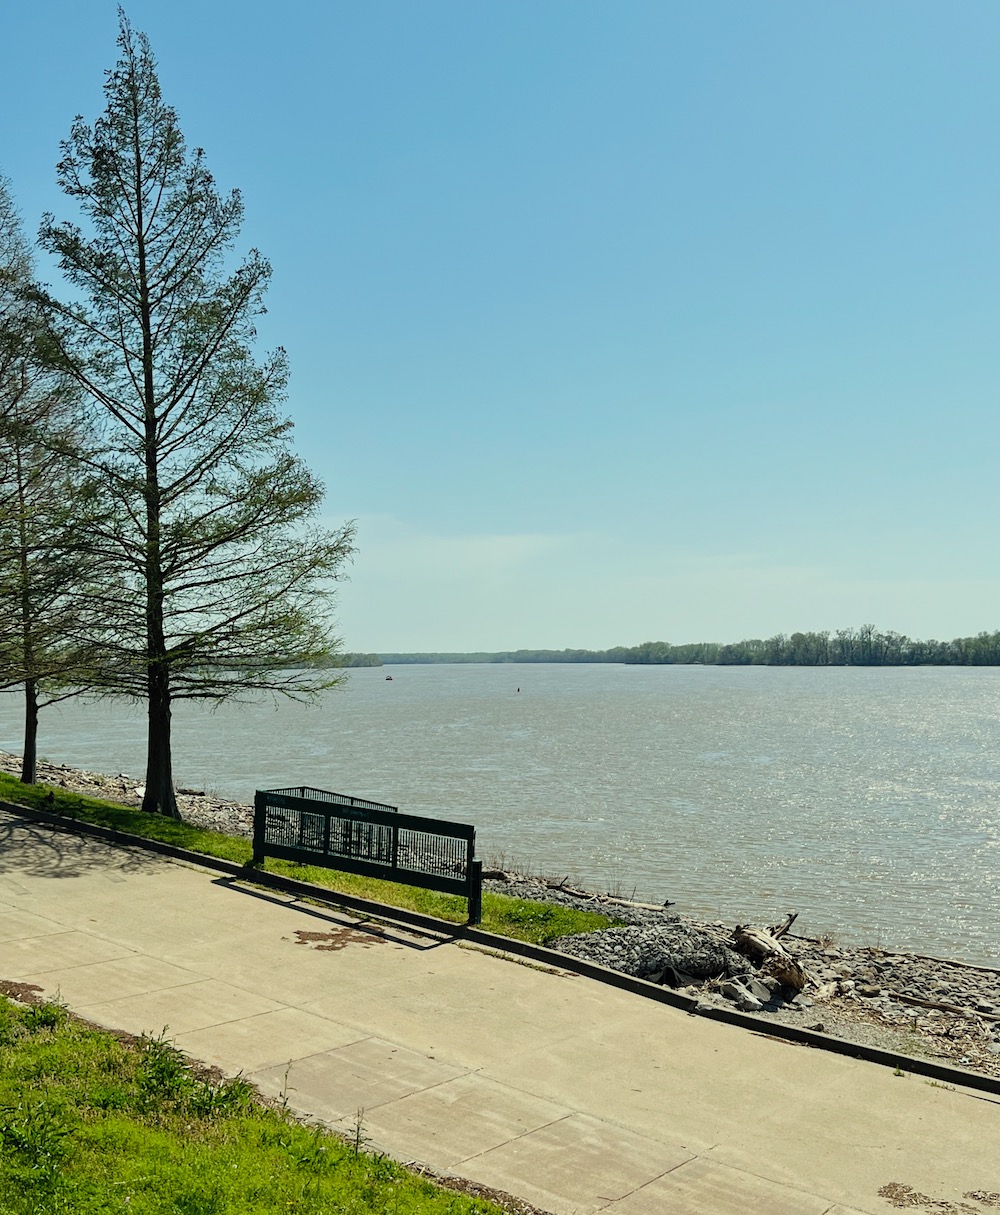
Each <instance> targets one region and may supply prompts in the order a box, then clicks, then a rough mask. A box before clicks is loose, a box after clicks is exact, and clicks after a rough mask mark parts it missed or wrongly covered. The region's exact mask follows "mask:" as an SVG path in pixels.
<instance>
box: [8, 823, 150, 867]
mask: <svg viewBox="0 0 1000 1215" xmlns="http://www.w3.org/2000/svg"><path fill="white" fill-rule="evenodd" d="M166 863H167V862H166V861H164V860H163V859H162V858H161V857H158V856H155V855H153V854H151V853H148V852H143V851H141V850H139V849H134V848H128V847H121V846H114V847H112V846H110V845H108V844H106V843H104V842H103V841H102V840H95V839H91V838H89V837H87V836H84V835H77V834H75V833H74V832H72V831H61V830H59V829H58V828H52V827H49V826H47V825H44V824H41V823H33V822H29V821H25V820H22V819H17V818H14V817H7V816H6V815H3V814H0V877H10V878H17V877H18V876H22V877H32V878H40V877H41V878H74V877H82V876H84V875H85V874H89V873H94V872H105V873H107V874H108V875H109V876H113V875H116V874H117V875H121V876H122V877H124V876H125V875H129V874H136V873H140V872H148V871H152V870H159V869H162V868H163V866H164V865H165V864H166Z"/></svg>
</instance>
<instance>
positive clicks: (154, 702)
mask: <svg viewBox="0 0 1000 1215" xmlns="http://www.w3.org/2000/svg"><path fill="white" fill-rule="evenodd" d="M142 808H143V810H147V811H149V812H150V813H151V814H165V815H166V816H167V817H168V818H176V819H179V818H180V812H179V811H178V809H177V798H176V797H175V796H174V778H173V771H172V765H171V762H170V672H169V670H168V668H167V666H166V664H165V663H155V664H151V665H150V669H149V734H148V738H147V748H146V792H145V794H144V795H143V798H142Z"/></svg>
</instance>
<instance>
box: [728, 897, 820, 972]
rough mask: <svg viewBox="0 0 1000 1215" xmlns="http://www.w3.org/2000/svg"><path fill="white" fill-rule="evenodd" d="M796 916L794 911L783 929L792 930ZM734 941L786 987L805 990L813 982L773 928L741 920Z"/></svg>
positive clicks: (743, 951) (761, 968)
mask: <svg viewBox="0 0 1000 1215" xmlns="http://www.w3.org/2000/svg"><path fill="white" fill-rule="evenodd" d="M794 919H795V916H794V914H793V915H792V916H790V918H789V919H788V921H787V922H786V923H785V924H784V925H783V926H782V931H783V932H787V931H788V929H789V928H790V927H791V925H792V923H793V921H794ZM732 942H733V948H734V949H736V950H738V951H739V952H740V953H741V954H743V955H744V956H745V957H748V958H751V959H752V960H753V961H754V962H756V963H757V965H758V967H759V968H760V970H761V971H762V972H763V973H764V974H766V975H771V976H772V977H773V978H775V979H777V980H778V982H779V983H782V984H784V985H785V986H786V987H792V988H794V989H795V990H796V991H801V990H802V989H803V988H804V987H805V985H806V984H807V983H808V982H809V976H808V975H807V974H806V972H805V971H804V970H803V969H802V967H801V966H800V965H799V964H798V962H796V960H795V959H794V958H793V957H792V955H791V954H790V953H789V952H788V950H787V949H786V948H785V947H784V945H782V944H781V942H780V941H779V940H778V938H777V936H775V935H774V932H773V930H772V931H770V932H767V931H765V930H764V929H763V928H751V927H749V925H746V924H737V925H736V927H735V928H734V929H733V936H732Z"/></svg>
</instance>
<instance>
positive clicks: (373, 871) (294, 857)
mask: <svg viewBox="0 0 1000 1215" xmlns="http://www.w3.org/2000/svg"><path fill="white" fill-rule="evenodd" d="M475 852H476V829H475V827H472V826H469V825H468V824H466V823H450V822H446V821H445V820H444V819H436V818H422V817H420V816H419V815H415V814H400V813H399V810H398V809H397V808H396V807H395V806H387V805H385V804H384V803H382V802H373V801H368V800H367V799H366V798H361V797H349V796H348V795H347V794H343V793H329V792H327V791H326V790H325V789H310V788H308V787H307V786H305V785H300V786H297V787H295V788H290V789H258V790H257V792H256V793H255V795H254V822H253V859H254V864H255V865H259V864H260V863H261V862H262V861H263V860H264V858H265V856H273V857H280V858H282V859H284V860H287V861H297V862H298V863H299V864H304V865H321V866H323V867H324V868H327V869H342V870H344V871H345V872H348V873H361V874H365V875H366V876H368V877H376V878H383V879H384V880H386V881H389V882H403V883H405V884H406V885H408V886H420V887H422V888H423V889H425V890H440V891H443V892H445V893H448V894H460V895H463V896H464V897H465V898H466V899H468V901H469V923H470V924H478V923H479V921H480V919H481V918H482V900H483V894H482V886H483V877H482V875H483V865H482V861H477V860H476V858H475Z"/></svg>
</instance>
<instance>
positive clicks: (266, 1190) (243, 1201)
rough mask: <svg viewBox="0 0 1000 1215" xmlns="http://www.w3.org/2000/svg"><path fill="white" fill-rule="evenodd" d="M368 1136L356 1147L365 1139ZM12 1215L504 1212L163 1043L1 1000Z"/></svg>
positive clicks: (3, 1134) (0, 1163)
mask: <svg viewBox="0 0 1000 1215" xmlns="http://www.w3.org/2000/svg"><path fill="white" fill-rule="evenodd" d="M361 1130H362V1134H361V1135H360V1136H359V1138H363V1124H362V1128H361ZM0 1210H2V1211H3V1212H4V1215H69V1213H70V1212H72V1213H74V1215H105V1213H109V1215H110V1212H112V1211H114V1212H122V1211H127V1212H131V1213H132V1215H275V1213H276V1212H287V1213H295V1212H301V1213H303V1215H304V1213H306V1212H308V1213H309V1215H333V1213H334V1212H336V1213H337V1215H383V1213H385V1212H390V1213H394V1215H499V1212H500V1210H501V1208H499V1207H497V1206H495V1205H494V1204H493V1203H490V1202H486V1201H484V1200H483V1199H473V1198H470V1197H468V1196H466V1195H462V1194H456V1193H455V1192H453V1191H448V1190H443V1189H441V1188H439V1187H437V1186H435V1185H433V1184H431V1183H430V1182H428V1181H426V1180H424V1179H422V1178H419V1177H417V1176H415V1175H414V1174H412V1173H408V1172H407V1171H406V1170H405V1169H404V1168H402V1167H401V1166H400V1165H397V1164H395V1163H394V1162H392V1161H390V1160H388V1159H386V1158H385V1157H383V1156H379V1155H374V1154H371V1153H368V1152H365V1151H364V1150H363V1148H362V1146H361V1145H360V1144H359V1143H356V1142H348V1143H345V1142H344V1141H343V1140H340V1139H338V1138H336V1137H335V1136H333V1135H330V1134H329V1133H326V1132H323V1131H322V1130H319V1129H316V1128H309V1127H305V1126H301V1125H299V1124H298V1123H296V1122H294V1121H293V1120H292V1119H291V1118H290V1117H288V1116H287V1115H286V1114H285V1113H284V1112H283V1111H282V1110H280V1109H270V1108H267V1107H265V1106H264V1105H262V1104H261V1103H259V1102H258V1100H257V1099H256V1097H255V1094H254V1091H253V1089H252V1088H251V1086H250V1085H248V1084H247V1083H246V1082H245V1081H243V1080H241V1079H236V1080H230V1081H228V1082H224V1083H222V1084H212V1083H209V1082H207V1081H206V1080H204V1079H202V1078H200V1077H199V1076H197V1075H196V1074H195V1073H194V1072H193V1071H192V1070H191V1068H190V1067H189V1065H188V1064H187V1062H186V1060H185V1058H184V1056H183V1055H182V1054H181V1053H180V1052H179V1051H178V1050H177V1049H176V1048H175V1047H173V1046H172V1045H171V1044H170V1043H168V1042H165V1041H163V1040H162V1039H150V1038H145V1039H140V1040H139V1041H138V1042H125V1041H122V1040H120V1039H118V1038H117V1037H115V1036H114V1035H112V1034H108V1033H104V1032H101V1031H99V1030H96V1029H92V1028H89V1027H86V1026H83V1025H81V1024H80V1023H78V1022H76V1021H74V1020H72V1019H71V1018H70V1017H69V1016H68V1015H67V1014H66V1012H65V1011H64V1010H63V1009H62V1008H61V1007H60V1006H59V1005H55V1004H43V1005H35V1006H29V1007H19V1006H17V1005H15V1004H13V1003H11V1002H10V1001H9V1000H5V999H0Z"/></svg>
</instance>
